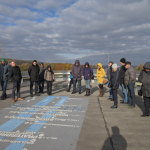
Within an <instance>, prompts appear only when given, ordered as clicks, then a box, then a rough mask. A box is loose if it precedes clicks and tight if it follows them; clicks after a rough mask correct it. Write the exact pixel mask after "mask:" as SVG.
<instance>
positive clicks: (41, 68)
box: [39, 67, 46, 81]
mask: <svg viewBox="0 0 150 150" xmlns="http://www.w3.org/2000/svg"><path fill="white" fill-rule="evenodd" d="M45 70H46V68H45V67H40V72H39V80H41V81H42V80H44V73H45Z"/></svg>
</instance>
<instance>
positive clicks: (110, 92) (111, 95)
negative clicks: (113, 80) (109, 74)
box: [107, 81, 113, 99]
mask: <svg viewBox="0 0 150 150" xmlns="http://www.w3.org/2000/svg"><path fill="white" fill-rule="evenodd" d="M109 82H110V81H108V83H107V85H109ZM109 94H110V96H109V98H112V99H113V90H112V88H109Z"/></svg>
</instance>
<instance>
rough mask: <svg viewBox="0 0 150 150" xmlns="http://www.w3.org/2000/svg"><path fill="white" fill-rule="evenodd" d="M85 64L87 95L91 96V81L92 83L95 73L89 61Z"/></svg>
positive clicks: (84, 74)
mask: <svg viewBox="0 0 150 150" xmlns="http://www.w3.org/2000/svg"><path fill="white" fill-rule="evenodd" d="M84 66H85V68H84V69H83V76H84V80H85V86H86V94H85V96H90V83H91V76H92V75H93V69H92V68H91V67H90V65H89V63H88V62H86V63H85V65H84Z"/></svg>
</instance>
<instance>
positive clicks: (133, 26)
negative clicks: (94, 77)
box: [0, 0, 150, 64]
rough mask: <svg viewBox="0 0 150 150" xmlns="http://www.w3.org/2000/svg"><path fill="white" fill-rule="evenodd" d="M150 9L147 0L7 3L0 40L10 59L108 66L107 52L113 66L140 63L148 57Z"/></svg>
mask: <svg viewBox="0 0 150 150" xmlns="http://www.w3.org/2000/svg"><path fill="white" fill-rule="evenodd" d="M149 7H150V2H149V1H148V0H126V1H123V0H113V1H112V0H78V1H73V0H64V1H60V0H55V1H54V0H52V1H48V0H42V1H41V0H32V1H27V3H26V4H25V1H17V0H15V1H14V3H12V1H10V0H6V1H4V2H2V3H1V5H0V14H1V15H0V22H1V23H0V33H1V35H0V41H1V43H2V44H3V48H4V50H6V51H7V53H6V56H7V57H12V58H21V59H38V60H41V61H50V62H72V63H73V62H74V60H75V59H80V60H81V62H82V63H84V62H85V61H89V62H90V63H92V64H96V63H97V62H102V63H104V64H106V63H107V57H108V52H109V51H110V52H111V57H110V58H111V59H112V60H113V61H114V62H115V61H116V62H119V60H120V58H121V57H126V58H127V59H131V58H132V60H130V61H133V64H139V63H140V62H141V61H143V59H144V58H145V59H144V60H145V61H146V60H148V59H146V58H147V56H148V54H149V53H150V18H149V15H148V14H150V9H149ZM142 51H144V53H142V54H141V52H142ZM16 52H18V53H17V54H16ZM140 56H142V57H140Z"/></svg>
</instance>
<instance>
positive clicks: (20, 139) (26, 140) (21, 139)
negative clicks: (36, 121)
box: [15, 138, 30, 142]
mask: <svg viewBox="0 0 150 150" xmlns="http://www.w3.org/2000/svg"><path fill="white" fill-rule="evenodd" d="M15 141H23V142H29V141H30V139H25V138H17V139H16V140H15Z"/></svg>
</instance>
